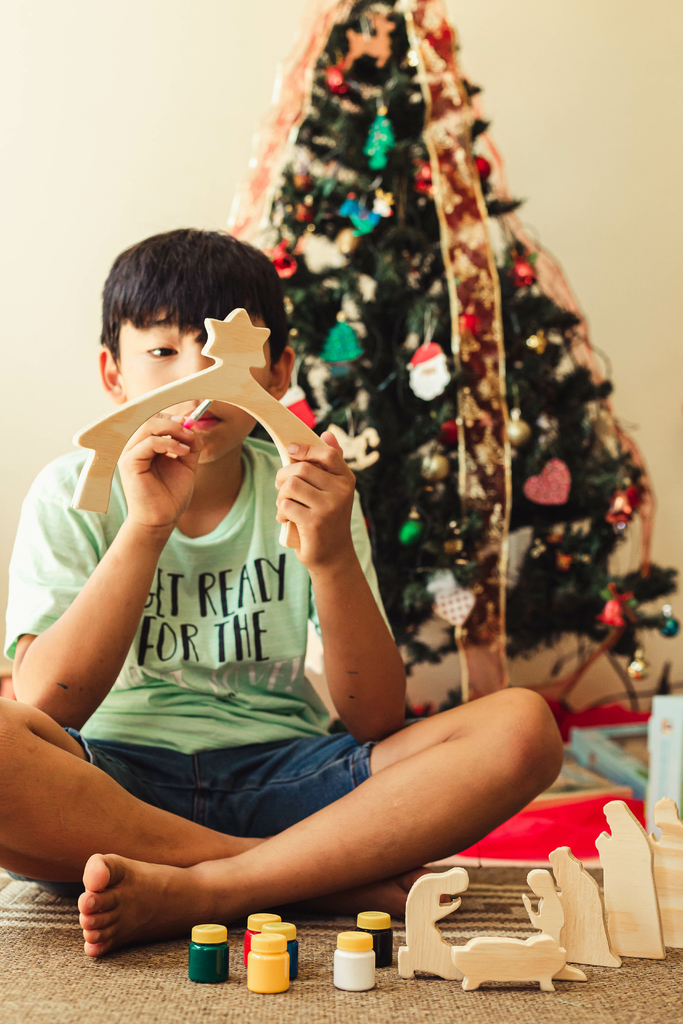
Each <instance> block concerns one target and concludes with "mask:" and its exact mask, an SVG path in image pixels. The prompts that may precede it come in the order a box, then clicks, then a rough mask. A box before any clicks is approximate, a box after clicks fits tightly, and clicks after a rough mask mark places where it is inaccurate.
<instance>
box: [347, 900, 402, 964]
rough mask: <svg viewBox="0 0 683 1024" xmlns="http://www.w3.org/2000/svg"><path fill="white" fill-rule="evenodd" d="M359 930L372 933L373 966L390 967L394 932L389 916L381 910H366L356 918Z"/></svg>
mask: <svg viewBox="0 0 683 1024" xmlns="http://www.w3.org/2000/svg"><path fill="white" fill-rule="evenodd" d="M356 927H357V928H358V929H359V931H362V932H369V933H370V935H372V948H373V949H374V951H375V967H391V961H392V959H393V955H394V933H393V932H392V930H391V918H390V917H389V915H388V914H385V913H384V912H383V911H381V910H366V911H365V912H364V913H362V914H359V915H358V917H357V919H356Z"/></svg>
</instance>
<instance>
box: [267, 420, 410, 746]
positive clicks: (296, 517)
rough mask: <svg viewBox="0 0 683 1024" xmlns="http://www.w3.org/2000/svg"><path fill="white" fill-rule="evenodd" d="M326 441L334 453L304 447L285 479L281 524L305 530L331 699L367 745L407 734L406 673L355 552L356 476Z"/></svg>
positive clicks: (304, 553) (303, 556) (304, 554)
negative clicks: (399, 731) (287, 521)
mask: <svg viewBox="0 0 683 1024" xmlns="http://www.w3.org/2000/svg"><path fill="white" fill-rule="evenodd" d="M323 440H325V441H326V442H327V444H328V445H329V447H328V448H309V447H308V446H304V445H302V446H300V448H299V451H298V452H296V453H293V456H292V457H293V458H294V459H295V460H296V461H294V462H293V463H292V464H291V465H290V466H286V467H284V468H283V469H282V470H280V472H279V473H278V477H277V480H278V487H279V491H280V493H279V495H278V509H279V513H278V518H280V519H281V521H282V520H284V519H290V520H292V521H293V522H295V523H296V524H297V527H298V528H299V535H300V538H301V547H300V548H299V550H298V551H297V556H298V558H299V560H300V561H301V562H303V564H304V565H305V566H306V567H307V568H308V570H309V572H310V574H311V581H312V584H313V593H314V595H315V602H316V607H317V609H318V618H319V620H320V629H321V632H322V636H323V646H324V649H325V669H326V674H327V681H328V685H329V688H330V695H331V697H332V700H333V702H334V706H335V707H336V709H337V711H338V712H339V716H340V718H341V719H342V721H343V722H344V725H345V726H346V727H347V729H348V730H349V732H350V733H351V735H352V736H353V737H354V739H356V740H358V742H359V743H364V742H366V741H368V740H380V739H383V738H384V737H385V736H389V735H390V734H391V733H393V732H396V730H397V729H400V728H401V727H402V725H403V722H404V715H405V691H406V675H405V667H404V665H403V661H402V659H401V656H400V654H399V651H398V649H397V647H396V644H395V643H394V640H393V638H392V636H391V633H390V632H389V630H388V629H387V626H386V624H385V622H384V619H383V618H382V615H381V612H380V610H379V608H378V607H377V603H376V601H375V599H374V597H373V594H372V591H371V590H370V587H369V585H368V582H367V580H366V579H365V576H364V575H363V570H362V568H361V566H360V563H359V562H358V558H357V556H356V552H355V549H354V547H353V541H352V539H351V529H350V522H351V509H352V506H353V493H354V483H355V481H354V476H353V473H352V472H351V470H350V469H349V468H348V466H346V464H345V463H344V460H343V458H342V456H341V450H340V449H339V447H338V445H337V442H336V440H335V439H334V437H333V435H332V434H330V433H326V434H323Z"/></svg>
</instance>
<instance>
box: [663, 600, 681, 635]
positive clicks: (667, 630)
mask: <svg viewBox="0 0 683 1024" xmlns="http://www.w3.org/2000/svg"><path fill="white" fill-rule="evenodd" d="M662 615H663V616H664V620H665V621H664V625H663V626H661V627H660V630H659V632H660V633H661V634H662V636H677V635H678V631H679V630H680V628H681V624H680V622H679V621H678V619H675V618H674V616H673V609H672V607H671V605H670V604H665V605H664V607H663V608H662Z"/></svg>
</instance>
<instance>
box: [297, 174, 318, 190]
mask: <svg viewBox="0 0 683 1024" xmlns="http://www.w3.org/2000/svg"><path fill="white" fill-rule="evenodd" d="M312 187H313V178H312V177H311V176H310V174H295V175H294V188H295V189H298V190H299V192H310V191H311V188H312Z"/></svg>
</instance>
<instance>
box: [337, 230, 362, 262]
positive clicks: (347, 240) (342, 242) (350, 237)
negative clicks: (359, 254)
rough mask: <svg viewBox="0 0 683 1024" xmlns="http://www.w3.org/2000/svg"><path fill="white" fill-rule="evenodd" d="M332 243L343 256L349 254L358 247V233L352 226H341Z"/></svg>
mask: <svg viewBox="0 0 683 1024" xmlns="http://www.w3.org/2000/svg"><path fill="white" fill-rule="evenodd" d="M334 244H335V245H336V246H337V248H338V249H339V252H340V253H342V255H343V256H349V255H350V254H351V253H352V252H353V251H354V250H355V249H357V248H358V244H359V243H358V235H357V234H356V232H355V231H354V230H353V229H352V228H342V230H341V231H340V232H339V234H338V235H337V237H336V238H335V240H334Z"/></svg>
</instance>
